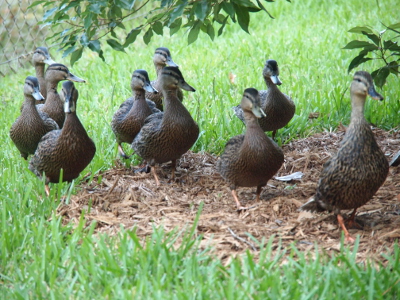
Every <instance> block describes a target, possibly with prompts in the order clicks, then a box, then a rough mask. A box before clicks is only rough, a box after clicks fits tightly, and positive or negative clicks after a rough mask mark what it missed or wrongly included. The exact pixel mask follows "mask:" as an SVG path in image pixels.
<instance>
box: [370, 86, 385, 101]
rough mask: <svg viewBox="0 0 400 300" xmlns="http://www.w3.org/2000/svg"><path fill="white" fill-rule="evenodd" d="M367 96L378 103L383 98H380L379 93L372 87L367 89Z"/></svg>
mask: <svg viewBox="0 0 400 300" xmlns="http://www.w3.org/2000/svg"><path fill="white" fill-rule="evenodd" d="M368 94H369V95H370V96H371V98H372V99H375V100H380V101H382V100H383V96H382V95H381V94H379V93H378V92H377V91H376V90H375V88H374V86H373V85H371V86H370V87H369V89H368Z"/></svg>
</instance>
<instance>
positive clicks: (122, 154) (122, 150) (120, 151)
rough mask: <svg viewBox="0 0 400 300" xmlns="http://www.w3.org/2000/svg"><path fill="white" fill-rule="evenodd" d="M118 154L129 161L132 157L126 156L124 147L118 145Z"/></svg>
mask: <svg viewBox="0 0 400 300" xmlns="http://www.w3.org/2000/svg"><path fill="white" fill-rule="evenodd" d="M118 154H119V156H121V157H122V158H124V159H129V158H131V156H132V155H130V156H128V155H126V153H125V151H124V149H122V146H121V145H120V144H119V145H118Z"/></svg>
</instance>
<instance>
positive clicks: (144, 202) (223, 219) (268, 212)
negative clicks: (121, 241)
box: [58, 128, 400, 263]
mask: <svg viewBox="0 0 400 300" xmlns="http://www.w3.org/2000/svg"><path fill="white" fill-rule="evenodd" d="M373 131H374V133H375V136H376V138H377V141H378V143H379V144H380V146H381V147H382V149H383V151H384V152H385V154H386V155H387V157H388V160H390V159H391V157H392V156H393V155H394V154H395V153H397V151H398V150H399V149H400V140H399V136H398V133H397V132H396V131H390V132H386V131H383V130H381V129H376V128H374V129H373ZM343 135H344V132H343V131H340V130H339V131H338V132H324V133H318V134H315V135H313V136H310V137H308V138H304V139H299V140H295V141H292V142H290V143H288V144H286V145H284V146H283V151H284V154H285V163H284V165H283V166H282V168H281V169H280V170H279V172H278V173H277V174H276V175H277V176H283V175H288V174H291V173H293V172H298V171H300V172H303V173H304V175H303V177H302V179H301V180H294V181H289V182H283V181H278V180H275V179H272V180H270V181H269V182H268V185H267V187H265V188H264V189H263V192H262V193H261V200H262V201H261V202H260V203H259V204H258V205H256V207H255V208H253V209H250V210H248V211H245V212H240V213H238V212H237V211H236V209H235V208H236V206H235V202H234V200H233V198H232V196H231V193H230V190H229V188H228V186H227V184H226V183H225V181H224V180H223V179H222V178H221V177H220V175H219V174H218V172H217V171H216V169H215V164H216V161H217V157H216V156H214V155H211V154H209V153H192V152H188V153H186V154H185V155H184V156H183V157H182V158H181V159H180V161H179V163H178V165H177V171H176V177H177V178H176V180H175V182H170V181H169V178H170V175H171V169H170V165H169V164H164V165H162V167H161V168H158V174H159V177H160V181H161V185H160V186H156V184H155V181H154V178H153V177H152V175H151V174H150V173H148V174H146V173H134V172H133V169H135V168H137V166H134V167H132V169H128V168H125V167H124V166H123V165H122V164H120V163H119V161H118V160H116V166H115V167H114V168H113V169H110V170H107V171H105V172H102V173H101V174H98V175H97V177H96V178H95V179H94V180H93V181H92V182H91V183H90V184H87V183H85V182H82V183H81V185H80V188H79V191H78V193H77V194H76V195H73V196H72V197H71V198H70V201H69V203H68V205H65V204H60V206H59V208H58V214H59V215H62V216H63V221H64V222H65V223H68V222H73V223H77V222H78V220H79V218H80V216H81V213H82V211H83V210H84V211H88V209H89V206H90V211H89V212H86V214H85V218H86V220H87V225H89V224H91V223H92V221H96V222H97V225H96V229H95V230H96V233H108V234H115V233H117V232H118V231H119V230H120V227H121V225H122V226H123V227H124V228H126V229H133V228H135V229H136V233H137V235H138V236H139V237H143V238H144V237H146V236H148V235H150V234H151V233H152V231H153V227H154V226H162V227H163V228H164V229H165V230H166V231H171V230H173V229H174V228H176V227H178V228H183V227H185V226H190V225H191V224H192V222H193V220H194V218H195V216H196V213H197V211H198V208H199V205H200V203H201V202H204V207H203V210H202V213H201V216H200V220H199V223H198V225H197V232H196V234H201V235H202V236H203V238H202V242H201V244H200V246H201V247H206V246H210V245H211V246H213V248H214V250H213V251H214V253H215V255H217V256H218V257H219V258H221V259H223V260H229V258H230V257H232V255H238V254H241V253H244V252H245V251H246V250H247V249H249V250H250V251H252V252H253V253H255V254H256V255H257V253H258V250H259V249H258V245H257V243H256V242H255V241H254V240H253V239H252V238H251V237H250V236H249V234H250V235H251V236H253V237H254V238H255V239H257V240H258V241H261V240H262V239H265V240H268V239H269V238H270V237H271V236H274V238H273V243H274V244H276V245H274V246H275V247H278V245H280V246H281V247H288V246H289V245H291V244H294V245H295V246H296V248H297V249H299V250H300V251H304V252H310V253H313V252H314V251H315V244H317V245H318V249H319V250H320V251H323V252H325V253H328V254H329V253H334V252H338V251H340V238H341V230H340V228H339V226H338V224H337V221H336V218H335V217H334V216H333V214H329V213H321V214H312V213H309V212H299V211H298V208H299V207H300V206H301V205H302V204H303V203H305V202H306V201H307V200H308V199H309V198H310V197H311V196H313V194H314V193H315V189H316V185H317V182H318V178H319V174H320V170H321V168H322V165H323V164H324V163H325V161H326V160H327V159H329V158H330V157H331V155H332V154H333V153H335V152H336V151H337V149H338V147H339V144H340V141H341V139H342V137H343ZM100 176H101V177H100ZM238 195H239V199H240V200H241V202H242V204H243V205H246V206H251V205H253V204H255V203H254V199H255V188H238ZM349 212H350V211H349ZM357 220H358V221H359V222H360V223H362V224H364V229H363V230H357V229H351V230H350V233H351V234H352V235H353V236H354V237H356V236H359V237H360V243H359V248H358V253H357V260H358V261H360V262H362V261H366V260H375V261H380V262H383V263H385V258H384V257H383V256H382V253H390V252H391V251H392V250H393V247H394V244H395V243H397V240H398V238H399V237H400V167H392V168H390V171H389V176H388V178H387V180H386V182H385V183H384V185H383V186H382V187H381V188H380V189H379V191H378V192H377V194H376V195H375V196H374V197H373V199H372V200H371V201H370V202H368V203H367V204H366V205H364V206H363V207H361V208H360V209H359V210H358V214H357Z"/></svg>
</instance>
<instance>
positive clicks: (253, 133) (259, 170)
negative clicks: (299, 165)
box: [217, 88, 284, 210]
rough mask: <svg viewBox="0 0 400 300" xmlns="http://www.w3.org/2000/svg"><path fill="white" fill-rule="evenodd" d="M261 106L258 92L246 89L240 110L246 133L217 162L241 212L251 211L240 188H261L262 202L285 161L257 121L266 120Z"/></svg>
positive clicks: (231, 143)
mask: <svg viewBox="0 0 400 300" xmlns="http://www.w3.org/2000/svg"><path fill="white" fill-rule="evenodd" d="M260 106H261V101H260V94H259V92H258V90H256V89H254V88H247V89H245V90H244V93H243V98H242V101H241V103H240V107H241V109H242V111H243V117H244V121H245V124H246V132H245V134H241V135H237V136H235V137H233V138H231V139H230V140H229V141H228V142H227V143H226V146H225V150H224V152H223V153H222V155H221V156H220V158H219V160H218V161H217V170H218V172H219V173H220V174H221V176H222V177H223V178H224V179H225V180H226V181H227V182H228V183H229V185H230V189H231V193H232V196H233V199H234V200H235V202H236V206H237V209H238V210H244V209H248V208H247V207H243V206H242V205H241V203H240V201H239V199H238V197H237V194H236V188H237V187H238V186H244V187H252V186H257V192H256V201H257V202H258V201H259V200H260V194H261V188H262V187H263V186H265V185H266V184H267V182H268V180H270V179H271V178H272V176H274V175H275V173H276V172H278V170H279V169H280V167H281V166H282V164H283V160H284V155H283V152H282V149H281V148H279V146H278V145H277V144H276V143H275V142H274V141H273V140H271V139H270V138H269V137H268V136H266V135H265V133H264V131H263V130H262V129H261V127H260V124H259V123H258V122H257V118H258V119H259V118H261V117H263V116H264V117H265V113H264V111H263V110H262V109H261V107H260ZM267 117H268V116H267Z"/></svg>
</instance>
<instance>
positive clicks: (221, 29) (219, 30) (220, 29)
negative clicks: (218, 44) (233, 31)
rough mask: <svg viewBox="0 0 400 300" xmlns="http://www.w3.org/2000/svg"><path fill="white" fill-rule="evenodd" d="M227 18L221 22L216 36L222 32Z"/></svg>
mask: <svg viewBox="0 0 400 300" xmlns="http://www.w3.org/2000/svg"><path fill="white" fill-rule="evenodd" d="M228 18H229V16H226V17H225V19H224V20H223V21H222V26H221V27H220V28H219V29H218V36H220V35H221V34H222V32H223V31H224V27H225V25H226V22H227V21H228Z"/></svg>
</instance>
